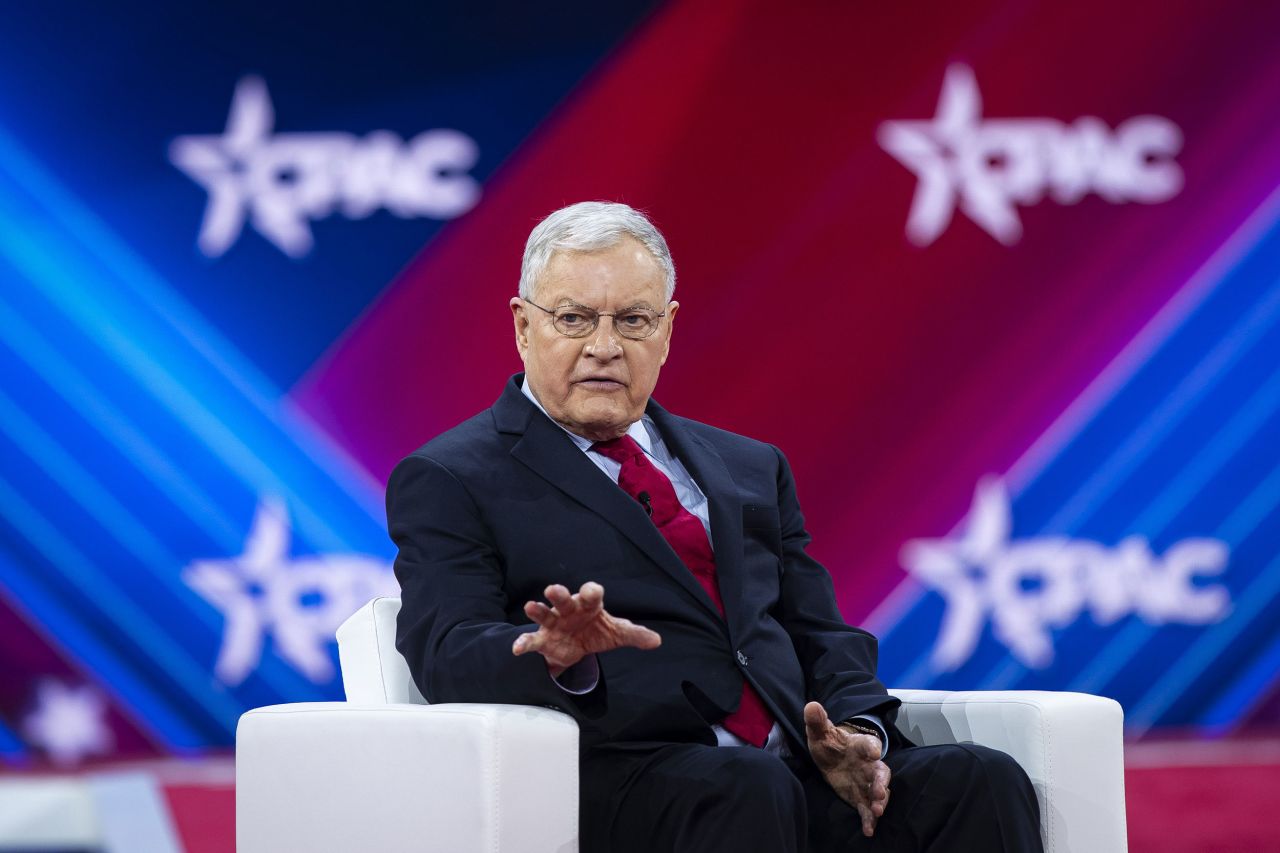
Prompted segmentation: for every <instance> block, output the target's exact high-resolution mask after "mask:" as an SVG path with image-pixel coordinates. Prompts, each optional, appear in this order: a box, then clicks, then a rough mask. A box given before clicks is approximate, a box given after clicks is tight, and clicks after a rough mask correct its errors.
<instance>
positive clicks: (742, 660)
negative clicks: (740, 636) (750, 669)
mask: <svg viewBox="0 0 1280 853" xmlns="http://www.w3.org/2000/svg"><path fill="white" fill-rule="evenodd" d="M738 663H740V664H742V665H743V666H747V656H746V655H744V654H743V653H742V649H738Z"/></svg>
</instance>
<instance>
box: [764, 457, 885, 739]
mask: <svg viewBox="0 0 1280 853" xmlns="http://www.w3.org/2000/svg"><path fill="white" fill-rule="evenodd" d="M773 450H774V452H775V453H776V454H777V457H778V475H777V476H778V515H779V520H780V522H781V533H782V594H781V597H780V601H779V607H778V611H777V614H776V615H777V618H778V620H779V622H781V624H782V625H783V627H784V628H785V629H786V631H787V633H788V634H789V635H790V637H791V640H792V643H793V644H794V645H795V649H796V655H797V656H798V658H799V659H800V665H801V667H802V668H803V670H804V676H805V692H806V694H807V695H806V701H809V700H817V701H818V702H821V703H822V705H823V707H824V708H826V710H827V714H828V716H830V718H831V719H832V720H835V721H841V720H847V719H850V718H852V717H856V716H860V715H866V714H871V715H875V716H876V717H877V718H879V719H881V720H883V721H884V722H885V723H886V726H887V728H889V729H890V730H892V723H893V720H894V718H895V717H896V715H897V708H898V705H899V704H901V703H900V702H899V700H897V699H896V698H894V697H892V696H890V695H889V694H888V692H887V691H886V690H885V687H884V685H883V684H881V683H880V680H879V679H878V678H877V677H876V659H877V642H876V638H875V637H873V636H872V635H871V634H870V633H868V632H866V631H864V630H862V629H861V628H854V627H852V626H850V625H849V624H848V623H847V622H845V620H844V617H843V616H842V615H841V614H840V610H839V608H838V607H837V605H836V597H835V590H834V588H833V587H832V583H831V575H830V573H829V572H828V571H827V570H826V568H824V567H823V566H822V564H821V563H819V562H818V561H817V560H815V559H813V558H812V557H810V556H809V554H808V553H807V551H806V550H805V549H806V548H807V547H808V545H809V542H810V539H811V537H810V536H809V534H808V532H807V531H806V530H805V527H804V515H803V514H802V513H801V511H800V502H799V500H798V499H797V498H796V487H795V480H794V478H793V477H792V475H791V466H790V465H789V464H788V463H787V460H786V457H785V456H783V455H782V452H781V451H779V450H778V449H777V448H773Z"/></svg>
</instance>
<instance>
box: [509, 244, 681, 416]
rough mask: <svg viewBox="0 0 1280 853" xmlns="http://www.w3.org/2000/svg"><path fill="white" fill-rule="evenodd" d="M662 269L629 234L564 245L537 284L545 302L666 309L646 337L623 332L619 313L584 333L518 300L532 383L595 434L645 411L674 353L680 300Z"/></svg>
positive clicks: (549, 406) (557, 409) (551, 410)
mask: <svg viewBox="0 0 1280 853" xmlns="http://www.w3.org/2000/svg"><path fill="white" fill-rule="evenodd" d="M665 296H666V284H665V281H664V279H663V275H662V269H661V268H660V267H659V266H658V262H657V261H655V260H654V258H653V256H652V255H650V254H649V251H648V250H647V249H645V248H644V246H642V245H641V244H640V243H639V242H637V241H636V240H634V239H631V238H629V237H628V238H624V239H623V240H622V241H621V242H620V243H618V244H617V245H616V246H613V247H612V248H609V249H601V250H599V251H595V252H556V253H555V254H554V255H552V257H551V261H550V262H549V263H548V264H547V269H546V271H545V272H544V273H543V275H542V278H541V279H539V280H538V282H537V284H536V285H535V287H534V292H533V296H532V298H533V301H534V302H535V303H537V304H538V305H541V306H542V307H543V308H550V309H553V310H554V309H555V308H558V307H560V306H564V305H577V306H580V307H584V308H590V309H594V310H595V311H599V312H602V313H612V312H614V311H623V310H624V309H627V308H649V309H652V310H653V311H655V312H658V313H661V312H663V311H664V310H665V311H666V314H667V316H665V317H663V318H662V319H661V320H659V321H658V322H659V325H658V330H657V331H656V332H654V333H653V334H652V335H651V336H650V337H648V338H645V339H643V340H638V341H637V340H631V339H629V338H624V337H622V336H621V335H619V334H618V333H617V332H616V331H615V330H614V327H613V317H601V318H600V322H599V323H598V324H597V326H596V329H595V331H594V332H592V333H591V334H589V335H587V336H586V337H582V338H569V337H565V336H564V335H562V334H561V333H560V332H558V331H556V328H555V326H554V325H553V324H552V317H551V315H550V314H547V313H544V312H543V311H540V310H538V309H537V308H535V307H533V306H532V305H528V304H526V303H525V302H524V300H522V299H520V298H519V297H517V298H514V299H512V300H511V313H512V314H513V315H514V316H515V327H516V348H517V349H518V350H519V351H520V359H521V360H522V361H523V362H524V369H525V376H526V377H527V378H528V380H529V388H530V390H532V391H533V394H534V396H535V397H537V398H538V402H540V403H542V407H543V408H544V409H546V410H547V414H549V415H550V416H551V417H552V418H553V419H554V420H555V421H556V422H557V423H559V424H560V425H562V426H563V427H565V428H566V429H568V430H569V431H570V432H573V433H576V434H578V435H581V436H584V437H586V438H589V439H591V440H592V441H607V440H608V439H611V438H617V437H618V436H620V435H622V434H623V433H625V432H626V431H627V427H629V426H630V425H631V424H633V423H635V422H636V421H638V420H640V417H641V416H642V415H643V414H644V408H645V405H646V404H647V403H648V402H649V395H650V394H652V393H653V388H654V386H655V385H657V384H658V371H659V370H660V369H661V368H662V365H663V363H664V362H665V361H666V360H667V350H668V349H669V347H670V344H671V324H672V322H673V321H674V320H675V316H676V310H677V309H678V308H679V307H680V304H679V303H678V302H672V303H670V304H667V303H666V302H665V298H664V297H665Z"/></svg>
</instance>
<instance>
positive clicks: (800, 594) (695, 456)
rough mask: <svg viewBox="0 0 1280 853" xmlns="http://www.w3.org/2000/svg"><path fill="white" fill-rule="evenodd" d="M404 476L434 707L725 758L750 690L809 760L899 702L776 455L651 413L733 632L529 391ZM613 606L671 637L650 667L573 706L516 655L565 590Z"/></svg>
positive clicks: (407, 586)
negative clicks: (488, 706) (693, 509)
mask: <svg viewBox="0 0 1280 853" xmlns="http://www.w3.org/2000/svg"><path fill="white" fill-rule="evenodd" d="M522 379H523V377H522V375H519V374H518V375H516V376H515V377H513V378H512V379H511V381H510V382H509V383H508V384H507V386H506V388H505V389H504V390H503V392H502V395H501V397H499V399H498V401H497V402H496V403H495V404H494V405H493V407H492V408H491V409H489V410H487V411H485V412H482V413H480V414H479V415H476V416H475V417H473V418H471V419H470V420H467V421H466V422H464V423H462V424H461V425H459V426H457V427H455V428H454V429H452V430H450V431H448V432H446V433H444V434H443V435H441V436H439V437H438V438H436V439H434V440H433V441H431V442H429V443H427V444H426V445H424V446H423V447H422V448H420V449H419V450H417V451H416V452H414V453H413V454H412V455H410V456H408V457H407V458H405V459H404V460H403V461H402V462H401V463H400V464H399V465H398V466H397V467H396V469H395V471H394V472H393V473H392V475H391V479H390V482H389V484H388V486H387V516H388V524H389V529H390V533H391V537H392V539H393V540H394V541H395V543H396V545H397V546H398V547H399V555H398V557H397V558H396V562H395V572H396V577H397V578H398V579H399V581H400V585H401V589H402V606H401V610H400V617H399V623H398V631H397V640H396V645H397V647H398V648H399V650H400V651H401V652H402V653H403V654H404V657H405V659H406V660H407V661H408V663H409V669H410V671H411V672H412V673H413V677H414V680H415V681H416V682H417V685H418V687H419V688H420V689H421V690H422V693H423V695H424V696H425V697H426V698H427V700H428V701H430V702H433V703H435V702H498V703H515V704H529V705H545V706H550V707H554V708H558V709H560V710H562V711H564V712H565V713H568V714H570V715H572V716H573V717H574V718H575V719H576V720H577V721H578V724H579V726H580V729H581V744H582V748H583V750H584V758H585V757H588V755H589V753H590V752H591V750H593V749H606V750H608V749H610V748H611V746H612V747H617V748H621V749H624V750H625V749H627V748H628V747H632V746H634V747H636V748H641V747H642V746H643V745H645V744H654V743H661V742H673V741H674V742H690V743H696V742H703V743H708V744H713V743H715V736H714V733H713V732H712V730H711V726H712V724H713V723H716V722H719V721H720V720H721V719H722V718H723V717H724V716H725V715H726V714H728V713H729V712H730V711H732V710H733V709H734V708H735V707H736V706H737V704H738V701H739V699H740V697H741V695H742V680H743V679H744V678H746V679H749V680H750V681H751V683H752V684H753V685H754V686H755V688H756V690H757V691H758V692H759V694H760V696H761V697H762V698H763V699H764V702H765V704H766V705H767V706H768V707H769V709H770V710H771V711H772V712H773V714H774V715H775V717H776V719H777V720H778V721H779V722H780V723H781V725H782V726H783V729H784V731H785V732H786V734H787V735H788V736H789V738H790V740H791V742H792V750H793V752H796V753H797V754H798V755H807V750H805V749H804V742H805V741H804V724H803V719H802V709H803V707H804V704H805V702H806V701H808V700H811V699H817V700H819V701H820V702H822V703H823V705H824V706H825V707H826V708H827V711H828V713H829V715H830V716H831V718H832V719H833V720H842V719H847V718H849V717H853V716H856V715H859V714H868V713H872V714H877V715H879V716H880V718H881V719H884V720H885V721H886V723H887V724H888V728H889V730H890V739H891V741H898V740H899V738H900V737H901V736H900V735H899V734H898V732H897V731H896V730H895V729H894V727H893V726H892V720H893V717H894V713H895V709H896V707H897V705H898V702H897V700H896V699H893V698H892V697H890V696H888V695H887V694H886V692H885V689H884V687H883V685H882V684H881V683H880V682H879V681H878V680H877V679H876V675H875V671H876V640H875V638H874V637H872V636H871V635H870V634H868V633H866V632H865V631H861V630H859V629H857V628H852V627H850V626H848V625H847V624H846V623H845V622H844V620H843V618H842V617H841V615H840V613H839V611H838V609H837V607H836V603H835V597H834V594H833V591H832V586H831V578H830V576H829V575H828V573H827V571H826V569H824V568H823V567H822V566H821V565H820V564H819V563H818V562H816V561H815V560H813V559H812V558H810V557H809V556H808V555H807V554H806V553H805V546H806V545H807V544H808V543H809V535H808V534H807V533H806V532H805V529H804V518H803V516H802V515H801V512H800V506H799V504H798V502H797V500H796V492H795V484H794V482H793V480H792V476H791V470H790V468H789V466H788V465H787V461H786V459H785V458H784V457H783V455H782V453H781V452H779V451H778V450H777V448H775V447H772V446H770V445H768V444H764V443H761V442H758V441H753V440H752V439H749V438H744V437H742V436H739V435H734V434H732V433H729V432H725V431H723V430H719V429H715V428H714V427H710V426H707V425H705V424H701V423H698V422H696V421H691V420H687V419H685V418H681V417H677V416H675V415H672V414H670V413H668V412H666V411H665V410H664V409H662V408H661V407H660V406H659V405H658V404H657V403H655V402H652V401H651V402H650V403H649V407H648V414H649V416H650V417H651V418H652V419H653V421H654V423H655V424H656V425H657V427H658V429H659V431H660V432H661V433H662V437H663V440H664V441H665V442H666V443H667V446H668V447H669V448H670V450H671V452H672V453H673V454H674V455H675V456H677V457H678V458H679V459H680V460H681V461H682V462H683V463H684V465H685V467H686V468H687V469H688V471H689V473H690V474H691V475H692V476H693V478H694V479H695V480H696V481H697V483H698V485H699V486H700V487H701V488H702V491H703V492H704V493H705V494H706V496H707V499H708V502H709V505H710V516H711V533H712V540H713V545H714V549H715V559H716V572H717V576H718V579H719V583H720V591H721V595H722V597H723V599H724V606H725V618H724V619H722V618H721V617H720V615H719V614H718V612H717V611H716V608H715V606H714V605H713V604H712V602H711V600H710V598H709V597H708V596H707V594H706V593H705V592H704V591H703V589H702V588H701V587H700V586H699V585H698V583H697V581H696V580H695V579H694V577H693V576H692V574H691V573H690V572H689V570H688V569H687V568H685V566H684V564H683V563H681V561H680V559H679V558H678V557H677V556H676V554H675V552H674V551H672V550H671V548H670V546H668V545H667V543H666V541H665V540H664V539H663V538H662V536H661V534H660V533H659V532H658V531H657V529H656V528H655V527H654V525H653V524H652V523H651V522H650V520H649V518H648V517H647V516H646V514H645V511H644V509H643V508H642V507H641V505H640V504H639V503H637V502H636V501H635V500H633V499H632V498H631V497H629V496H628V495H627V494H626V493H625V492H623V491H622V489H620V488H618V486H617V485H616V484H614V483H613V482H612V481H611V480H610V479H609V477H608V476H607V475H605V474H604V472H602V471H601V470H600V469H599V468H598V467H596V465H595V464H593V463H592V461H591V460H590V459H589V458H588V457H587V456H586V454H584V453H583V452H582V451H581V450H579V449H578V448H577V447H576V446H575V445H574V444H573V442H572V441H571V440H570V439H569V437H568V436H567V435H566V434H565V432H564V431H563V430H562V429H561V428H560V427H559V426H558V425H557V424H555V423H554V422H553V421H552V420H551V419H550V418H548V417H547V416H546V415H545V414H543V413H542V412H540V411H539V410H538V409H537V408H536V407H535V406H534V405H533V404H532V403H531V402H530V401H529V400H528V399H527V398H525V397H524V395H523V394H521V392H520V383H521V381H522ZM586 581H597V582H599V583H600V584H602V585H603V586H604V589H605V607H606V608H607V609H608V610H609V611H610V612H611V613H613V614H615V615H618V616H623V617H626V618H628V619H631V620H632V621H634V622H636V623H638V624H641V625H645V626H647V627H649V628H652V629H653V630H655V631H657V632H658V633H659V634H660V635H662V646H661V647H660V648H658V649H654V650H650V651H639V650H635V649H619V650H615V651H611V652H606V653H604V654H601V655H600V656H599V663H600V670H601V681H600V683H599V685H598V686H597V688H596V689H595V690H593V691H591V692H590V693H587V694H584V695H574V694H571V693H567V692H566V691H565V690H563V689H561V688H560V686H559V685H557V684H556V683H555V682H554V681H553V680H552V679H551V678H550V677H549V675H548V673H547V668H546V665H545V663H544V661H543V659H542V657H541V656H540V655H537V654H529V655H524V656H521V657H515V656H513V655H512V654H511V644H512V642H513V641H514V640H515V638H516V636H517V635H518V634H519V633H520V632H522V631H529V630H532V629H533V626H532V625H531V624H530V623H529V620H528V619H527V618H526V617H525V615H524V612H523V610H522V607H523V605H524V603H525V602H526V601H528V600H530V599H540V598H541V596H542V591H543V589H544V588H545V587H546V586H547V585H548V584H550V583H560V584H564V585H565V586H567V587H569V588H570V589H571V590H573V591H577V589H578V588H579V587H580V586H581V585H582V584H583V583H585V582H586Z"/></svg>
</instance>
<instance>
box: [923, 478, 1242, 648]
mask: <svg viewBox="0 0 1280 853" xmlns="http://www.w3.org/2000/svg"><path fill="white" fill-rule="evenodd" d="M1012 529H1013V515H1012V511H1011V509H1010V504H1009V494H1008V492H1007V491H1006V489H1005V486H1004V484H1003V483H1002V482H1001V481H1000V480H999V479H998V478H995V477H987V478H985V479H983V480H982V481H981V482H979V483H978V487H977V489H976V490H975V492H974V496H973V505H972V507H971V509H970V510H969V516H968V519H967V521H966V527H965V531H964V532H963V533H962V534H960V535H959V536H958V537H955V538H943V539H913V540H911V541H909V542H907V543H906V544H905V545H904V546H903V547H902V553H901V561H902V565H903V567H904V568H905V569H906V570H907V571H908V572H910V573H911V575H912V576H913V577H915V578H916V580H918V581H920V582H921V583H923V584H925V585H926V586H928V587H930V588H932V589H933V590H935V591H936V592H938V593H939V594H940V595H941V596H942V597H943V599H944V600H945V602H946V610H945V611H944V614H943V617H942V625H941V627H940V629H939V632H938V639H937V642H936V643H935V645H934V648H933V653H932V656H931V660H930V663H931V665H932V666H933V668H934V669H935V670H936V671H939V672H948V671H950V670H954V669H957V668H958V667H960V666H961V665H963V664H964V663H965V662H966V661H967V660H968V659H969V658H970V657H971V656H972V655H973V652H974V650H975V649H976V648H977V645H978V642H979V640H980V639H981V638H982V631H983V628H984V627H985V625H986V623H987V620H988V619H990V622H991V626H992V633H993V634H994V635H995V638H996V639H997V640H999V641H1000V642H1001V643H1003V644H1004V645H1005V647H1006V648H1008V649H1009V651H1010V653H1011V654H1012V655H1013V657H1014V658H1016V659H1017V660H1018V661H1019V662H1020V663H1022V664H1023V665H1025V666H1028V667H1032V668H1036V669H1041V668H1044V667H1047V666H1049V665H1050V664H1051V663H1053V658H1054V645H1053V633H1052V631H1053V629H1057V628H1062V627H1065V626H1067V625H1069V624H1071V623H1073V622H1075V621H1076V620H1077V619H1079V618H1080V617H1081V616H1082V615H1083V614H1084V613H1086V612H1087V613H1089V614H1090V615H1091V616H1092V617H1093V621H1094V622H1095V623H1097V624H1098V625H1110V624H1112V623H1114V622H1116V621H1117V620H1119V619H1121V618H1122V617H1125V616H1128V615H1131V614H1132V615H1136V616H1138V617H1140V618H1142V619H1143V621H1145V622H1147V623H1148V624H1152V625H1163V624H1166V623H1170V622H1180V623H1183V624H1186V625H1204V624H1208V623H1211V622H1217V621H1220V620H1221V619H1223V618H1225V617H1226V615H1227V614H1228V613H1230V612H1231V598H1230V594H1229V593H1228V591H1227V589H1226V588H1225V587H1223V586H1220V585H1214V584H1209V583H1204V582H1203V580H1204V578H1207V577H1210V576H1215V575H1219V574H1221V573H1222V572H1223V571H1224V570H1225V569H1226V567H1227V557H1228V549H1227V545H1226V543H1225V542H1221V541H1218V540H1216V539H1183V540H1182V541H1180V542H1176V543H1174V544H1173V545H1172V546H1171V547H1170V548H1169V550H1168V551H1166V552H1165V553H1164V555H1163V556H1156V555H1155V554H1153V553H1152V551H1151V547H1150V544H1149V543H1148V541H1147V540H1146V538H1145V537H1142V536H1129V537H1126V538H1125V539H1124V540H1122V541H1121V542H1120V543H1119V544H1118V545H1116V546H1114V547H1107V546H1105V545H1103V544H1101V543H1099V542H1093V541H1090V540H1087V539H1072V538H1068V537H1065V536H1036V537H1030V538H1026V539H1013V538H1012V537H1011V535H1010V534H1011V532H1012Z"/></svg>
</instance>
